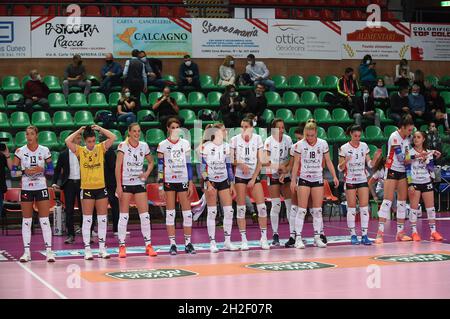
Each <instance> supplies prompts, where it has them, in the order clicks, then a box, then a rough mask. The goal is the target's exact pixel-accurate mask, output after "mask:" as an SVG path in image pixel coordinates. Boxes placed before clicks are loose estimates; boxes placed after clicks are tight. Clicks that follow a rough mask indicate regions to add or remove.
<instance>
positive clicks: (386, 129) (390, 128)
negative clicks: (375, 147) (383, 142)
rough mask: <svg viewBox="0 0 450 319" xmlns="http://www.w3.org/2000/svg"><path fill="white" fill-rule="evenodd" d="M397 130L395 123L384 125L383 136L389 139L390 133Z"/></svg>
mask: <svg viewBox="0 0 450 319" xmlns="http://www.w3.org/2000/svg"><path fill="white" fill-rule="evenodd" d="M397 130H398V127H397V126H395V125H386V126H385V127H384V130H383V131H384V136H385V137H386V138H387V139H389V137H391V134H392V133H394V132H395V131H397Z"/></svg>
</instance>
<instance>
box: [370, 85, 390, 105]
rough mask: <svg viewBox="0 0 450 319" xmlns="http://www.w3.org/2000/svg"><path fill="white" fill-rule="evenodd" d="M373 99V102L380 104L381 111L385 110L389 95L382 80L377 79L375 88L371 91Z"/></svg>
mask: <svg viewBox="0 0 450 319" xmlns="http://www.w3.org/2000/svg"><path fill="white" fill-rule="evenodd" d="M373 98H374V99H375V101H377V102H380V107H381V109H383V110H385V109H386V108H387V105H388V103H389V93H388V90H387V89H386V86H385V85H384V80H383V79H382V78H380V79H378V82H377V86H376V87H375V88H374V89H373Z"/></svg>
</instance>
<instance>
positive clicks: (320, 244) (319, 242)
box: [314, 236, 327, 248]
mask: <svg viewBox="0 0 450 319" xmlns="http://www.w3.org/2000/svg"><path fill="white" fill-rule="evenodd" d="M314 246H316V247H319V248H326V247H327V244H325V243H324V242H323V241H322V239H320V237H319V236H314Z"/></svg>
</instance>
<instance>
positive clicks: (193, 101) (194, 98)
mask: <svg viewBox="0 0 450 319" xmlns="http://www.w3.org/2000/svg"><path fill="white" fill-rule="evenodd" d="M188 103H189V105H190V106H191V107H194V108H197V107H205V106H206V107H207V106H209V104H208V102H207V101H206V97H205V94H203V93H202V92H190V93H189V95H188Z"/></svg>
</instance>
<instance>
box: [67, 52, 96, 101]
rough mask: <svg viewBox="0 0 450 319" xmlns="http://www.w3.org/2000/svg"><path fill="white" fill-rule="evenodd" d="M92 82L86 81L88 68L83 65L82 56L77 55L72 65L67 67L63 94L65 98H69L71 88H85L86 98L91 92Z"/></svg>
mask: <svg viewBox="0 0 450 319" xmlns="http://www.w3.org/2000/svg"><path fill="white" fill-rule="evenodd" d="M91 85H92V83H91V81H90V80H87V79H86V68H85V67H84V65H83V61H82V60H81V56H80V55H79V54H75V55H74V56H73V58H72V63H71V64H69V65H68V66H67V67H66V70H65V71H64V81H63V93H64V96H65V97H66V99H67V97H68V96H69V89H70V87H71V86H76V87H80V88H84V95H85V96H86V98H87V97H88V95H89V93H90V92H91Z"/></svg>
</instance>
